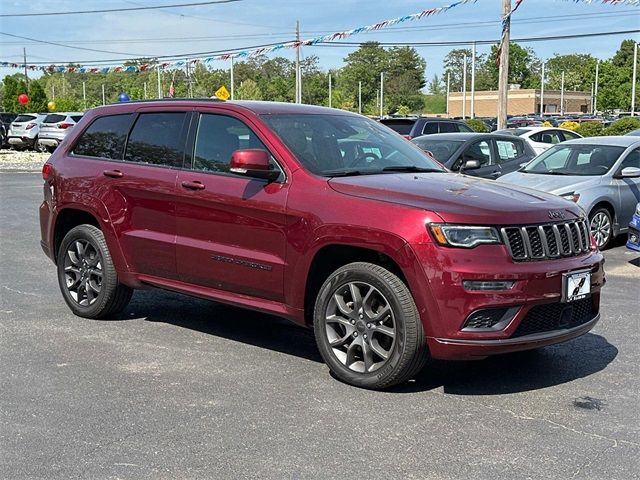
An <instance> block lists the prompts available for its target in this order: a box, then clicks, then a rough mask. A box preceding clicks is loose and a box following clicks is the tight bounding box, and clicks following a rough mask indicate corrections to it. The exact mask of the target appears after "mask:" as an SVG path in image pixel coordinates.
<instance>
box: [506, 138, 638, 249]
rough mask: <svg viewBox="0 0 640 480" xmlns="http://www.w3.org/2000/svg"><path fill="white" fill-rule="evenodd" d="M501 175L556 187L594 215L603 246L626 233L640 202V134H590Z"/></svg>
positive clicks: (541, 187)
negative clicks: (637, 135)
mask: <svg viewBox="0 0 640 480" xmlns="http://www.w3.org/2000/svg"><path fill="white" fill-rule="evenodd" d="M499 181H502V182H508V183H513V184H516V185H521V186H523V187H530V188H535V189H537V190H542V191H544V192H549V193H555V194H556V195H559V196H561V197H563V198H566V199H567V200H572V201H574V202H576V203H577V204H578V205H580V206H581V207H582V208H583V210H584V211H585V212H586V213H587V215H588V216H589V223H590V226H591V235H592V236H593V237H594V238H595V241H596V243H597V245H598V247H599V248H604V247H606V246H607V245H608V244H609V242H610V241H611V240H612V239H613V238H614V237H615V236H616V235H618V234H621V233H625V232H626V231H627V229H628V227H629V222H630V221H631V217H632V216H633V212H634V210H635V207H636V204H637V203H638V202H640V138H638V137H591V138H580V139H577V140H569V141H568V142H564V143H561V144H558V145H555V146H553V147H551V148H550V149H549V150H547V151H546V152H544V153H542V154H540V155H538V156H537V157H536V158H534V159H533V160H532V161H531V162H530V163H529V164H527V165H526V166H524V167H523V168H521V169H520V170H518V171H517V172H513V173H509V174H507V175H504V176H502V177H500V179H499Z"/></svg>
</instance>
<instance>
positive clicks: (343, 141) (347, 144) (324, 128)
mask: <svg viewBox="0 0 640 480" xmlns="http://www.w3.org/2000/svg"><path fill="white" fill-rule="evenodd" d="M262 119H263V120H264V121H265V122H266V123H267V124H268V125H269V126H270V127H271V128H272V129H273V130H274V131H275V132H276V133H277V134H278V136H279V137H280V138H281V139H282V141H283V142H284V143H285V144H286V145H287V147H289V150H291V151H292V152H293V153H294V154H295V156H296V158H297V159H298V160H299V161H300V162H301V163H302V164H303V165H304V166H305V168H307V169H308V170H310V171H312V172H313V173H316V174H318V175H323V176H337V175H359V174H376V173H383V172H388V171H394V170H395V171H437V172H444V171H445V170H444V169H443V168H442V166H441V165H439V164H438V163H437V162H435V161H434V160H433V159H432V158H430V157H429V156H427V155H426V154H425V153H424V152H422V151H421V150H420V149H419V148H416V147H415V146H413V145H412V144H411V143H410V142H407V141H406V140H404V139H403V138H402V137H400V136H398V135H397V134H396V133H394V132H393V131H391V130H389V129H388V128H387V127H385V126H383V125H381V124H379V123H377V122H374V121H373V120H369V119H368V118H364V117H356V116H352V115H263V116H262Z"/></svg>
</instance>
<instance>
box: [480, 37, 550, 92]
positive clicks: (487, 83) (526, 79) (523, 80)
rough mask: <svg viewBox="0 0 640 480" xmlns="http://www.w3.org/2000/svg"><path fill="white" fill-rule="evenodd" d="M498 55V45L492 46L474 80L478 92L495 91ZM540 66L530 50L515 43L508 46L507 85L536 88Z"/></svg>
mask: <svg viewBox="0 0 640 480" xmlns="http://www.w3.org/2000/svg"><path fill="white" fill-rule="evenodd" d="M498 54H499V52H498V45H493V46H492V47H491V52H490V53H489V56H488V57H487V60H486V62H483V63H482V66H481V67H480V68H479V71H478V75H477V78H476V80H477V83H476V88H477V89H478V90H497V88H498V72H499V68H498ZM540 66H541V63H540V60H539V59H538V58H537V57H536V55H535V53H534V52H533V50H532V49H530V48H523V47H521V46H520V45H518V44H517V43H510V44H509V76H508V79H509V83H513V84H518V85H520V86H521V87H522V88H538V87H539V86H540V74H539V72H540Z"/></svg>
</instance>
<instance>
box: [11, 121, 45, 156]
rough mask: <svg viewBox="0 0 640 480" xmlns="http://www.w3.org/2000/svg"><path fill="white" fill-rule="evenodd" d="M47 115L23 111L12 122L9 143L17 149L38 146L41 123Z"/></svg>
mask: <svg viewBox="0 0 640 480" xmlns="http://www.w3.org/2000/svg"><path fill="white" fill-rule="evenodd" d="M46 116H47V115H46V114H44V113H22V114H20V115H18V116H17V117H16V119H15V120H14V121H13V122H11V126H10V127H9V132H8V134H7V143H8V144H9V145H11V146H12V147H13V148H15V149H17V150H23V149H26V148H36V149H37V148H38V134H39V133H40V124H41V123H42V121H43V120H44V118H45V117H46Z"/></svg>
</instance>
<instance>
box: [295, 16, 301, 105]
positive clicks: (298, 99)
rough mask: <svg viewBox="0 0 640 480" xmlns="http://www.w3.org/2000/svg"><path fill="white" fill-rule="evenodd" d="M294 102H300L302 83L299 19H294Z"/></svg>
mask: <svg viewBox="0 0 640 480" xmlns="http://www.w3.org/2000/svg"><path fill="white" fill-rule="evenodd" d="M296 42H297V46H296V103H302V85H301V80H302V79H301V78H300V77H301V75H300V21H299V20H296Z"/></svg>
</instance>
